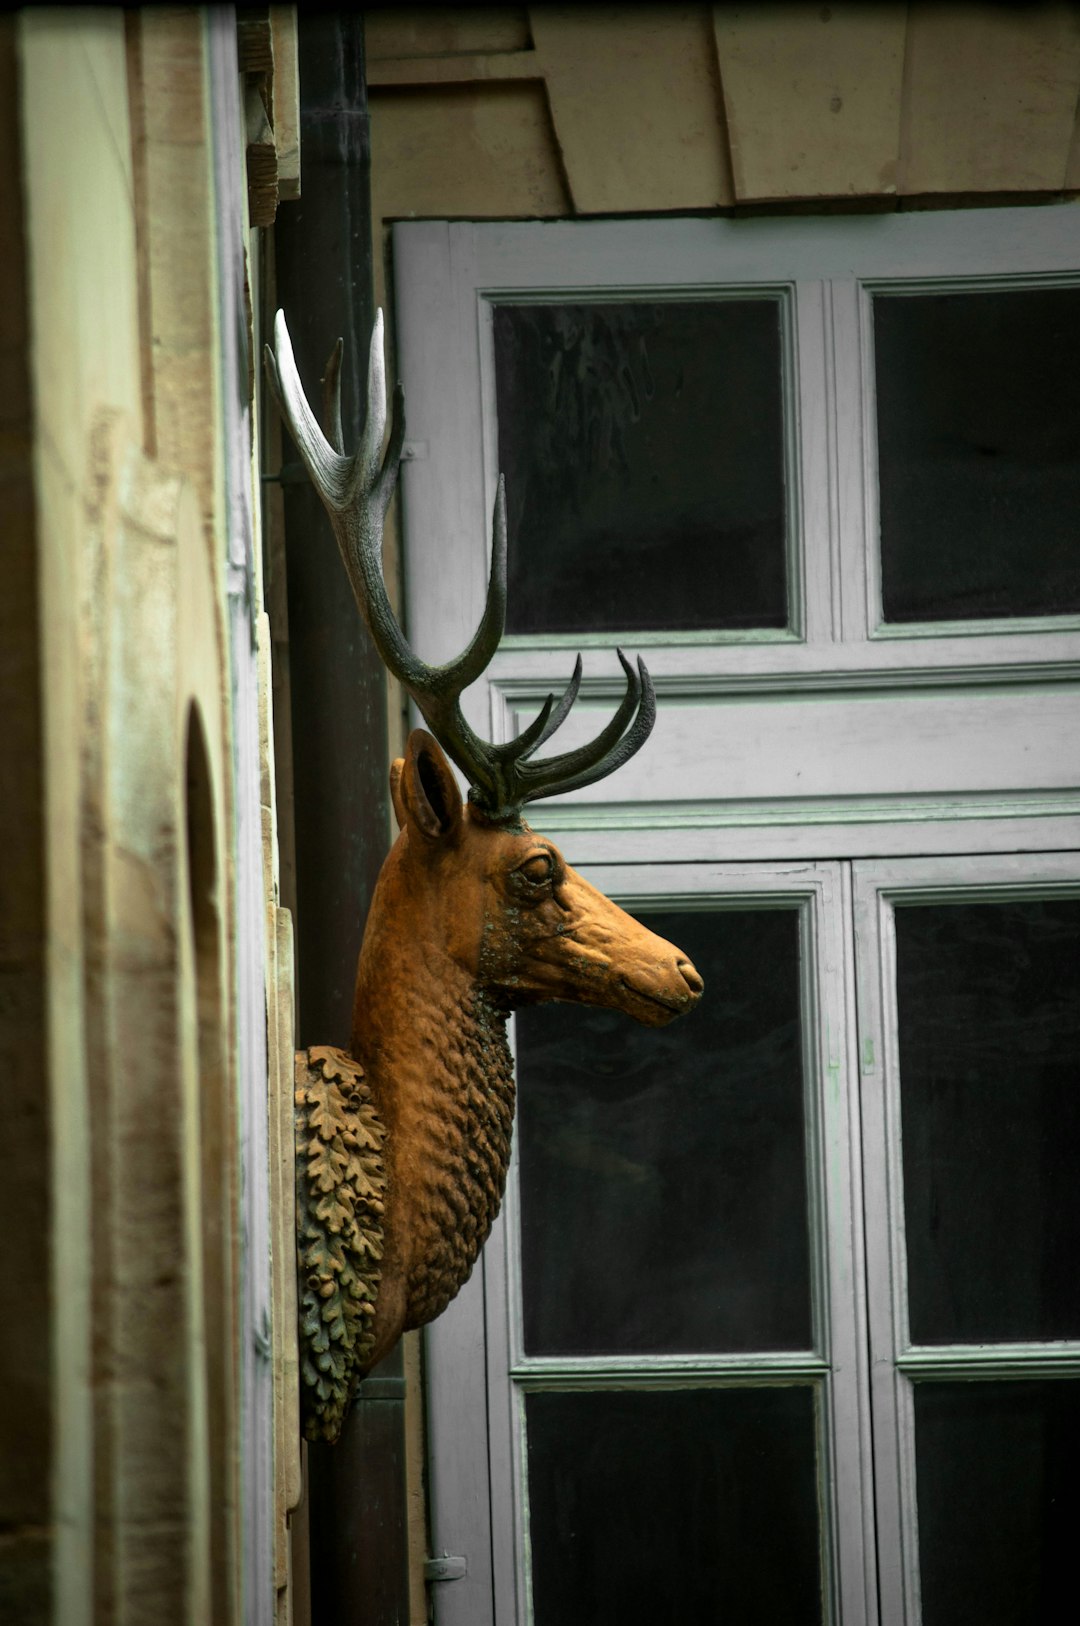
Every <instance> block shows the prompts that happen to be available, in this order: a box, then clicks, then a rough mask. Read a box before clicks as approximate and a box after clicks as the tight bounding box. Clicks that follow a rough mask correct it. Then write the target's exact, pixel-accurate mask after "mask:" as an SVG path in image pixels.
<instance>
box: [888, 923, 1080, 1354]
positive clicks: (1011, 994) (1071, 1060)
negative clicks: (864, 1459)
mask: <svg viewBox="0 0 1080 1626" xmlns="http://www.w3.org/2000/svg"><path fill="white" fill-rule="evenodd" d="M896 946H897V974H896V983H897V1002H898V1009H899V1035H900V1092H901V1115H902V1126H903V1127H902V1133H903V1159H904V1208H905V1225H906V1236H907V1255H908V1293H909V1307H910V1318H911V1337H912V1340H913V1342H915V1343H917V1344H930V1343H934V1344H936V1343H977V1342H980V1341H982V1340H1005V1341H1014V1340H1015V1341H1026V1340H1032V1339H1046V1338H1080V1269H1078V1268H1077V1261H1078V1260H1080V900H1077V899H1053V900H1051V899H1043V900H1040V901H1036V902H1012V901H1009V902H992V903H989V902H988V903H974V904H962V905H956V904H951V905H947V906H940V907H939V906H921V905H920V906H917V907H912V906H904V907H900V908H898V909H897V910H896Z"/></svg>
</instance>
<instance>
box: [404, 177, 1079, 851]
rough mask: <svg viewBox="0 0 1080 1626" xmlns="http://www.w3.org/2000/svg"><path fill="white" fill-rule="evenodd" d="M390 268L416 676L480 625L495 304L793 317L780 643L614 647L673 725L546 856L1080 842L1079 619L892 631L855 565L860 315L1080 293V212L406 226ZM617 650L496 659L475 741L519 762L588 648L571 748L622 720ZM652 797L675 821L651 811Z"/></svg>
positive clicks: (740, 639)
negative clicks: (675, 840) (521, 744)
mask: <svg viewBox="0 0 1080 1626" xmlns="http://www.w3.org/2000/svg"><path fill="white" fill-rule="evenodd" d="M394 257H395V259H394V263H395V279H396V301H397V316H398V326H399V345H398V351H399V354H398V362H399V370H400V372H401V375H402V378H403V380H404V383H405V386H406V397H407V401H408V414H409V439H408V441H407V443H406V463H405V467H404V470H403V476H402V480H403V503H404V515H405V526H406V536H407V556H408V569H407V571H406V611H407V623H408V627H409V632H410V637H411V639H412V642H413V644H414V647H416V648H417V649H418V650H419V651H420V652H421V653H422V654H423V655H424V657H425V658H427V659H431V660H442V659H447V658H449V657H450V656H452V655H453V654H454V653H456V652H457V651H458V650H460V649H461V648H463V647H464V644H465V642H467V640H468V638H469V637H470V636H471V634H472V631H473V629H474V628H475V626H476V625H477V624H478V622H479V619H480V616H481V613H482V608H483V602H484V595H485V590H486V583H487V561H488V553H489V548H490V541H489V538H490V524H491V513H492V509H493V505H494V497H495V487H496V482H497V474H498V470H497V466H496V465H497V415H496V410H495V385H494V356H493V339H492V310H493V305H494V304H496V303H499V302H507V301H537V302H543V301H549V302H555V301H561V300H567V299H572V300H575V301H578V300H609V299H617V298H620V297H625V298H643V297H650V298H652V297H663V298H671V299H691V298H702V297H708V298H720V297H723V298H735V297H738V296H740V295H747V294H753V295H760V294H763V293H769V292H772V293H776V294H778V295H779V296H780V297H781V299H782V303H783V308H784V311H785V318H784V322H783V332H784V335H785V337H784V344H783V355H784V362H783V367H784V378H785V381H786V388H787V389H788V390H789V391H790V398H791V405H792V407H793V410H792V411H791V413H790V415H789V418H788V431H789V432H788V440H789V445H788V454H787V467H788V477H789V482H790V490H789V510H790V524H791V532H790V539H789V541H790V549H791V564H792V575H791V580H790V584H789V585H790V592H791V595H792V603H793V617H792V627H791V629H789V630H786V631H775V630H773V631H768V630H766V631H760V632H757V631H737V632H713V633H680V634H676V633H643V634H638V633H635V634H630V635H627V636H626V638H625V639H623V640H622V641H624V642H626V643H627V645H628V646H629V647H630V648H633V649H640V650H642V651H643V652H644V653H645V655H646V658H647V660H648V664H649V668H650V671H651V673H652V675H653V679H654V682H655V685H656V689H657V694H658V698H659V701H660V707H661V713H660V715H661V724H660V727H659V728H658V730H657V734H656V736H655V737H654V741H653V742H651V744H650V758H649V765H648V767H646V766H645V765H644V763H640V764H638V765H637V766H636V767H635V766H634V765H633V764H631V765H630V766H629V767H628V768H627V769H625V770H623V773H622V774H621V775H620V777H619V778H618V779H617V780H615V781H609V782H605V783H603V784H602V785H600V786H595V787H591V788H590V789H587V790H584V791H581V792H577V793H575V796H574V797H573V798H570V799H568V800H566V801H563V800H562V799H561V798H560V799H557V800H556V801H555V802H554V803H553V804H551V805H550V807H549V808H548V809H547V810H546V813H547V823H548V827H549V828H550V830H551V832H552V834H557V833H559V832H560V831H562V830H564V829H566V830H568V829H574V830H579V829H580V830H583V831H585V830H594V831H596V832H597V833H598V834H599V835H600V837H601V839H599V840H598V841H596V842H595V843H592V844H591V845H590V846H589V847H588V849H587V850H588V855H589V857H595V858H598V859H604V858H607V857H611V856H621V857H625V858H630V857H643V856H646V855H647V847H648V840H649V838H650V837H651V839H652V840H653V842H654V843H655V841H656V838H657V837H660V838H661V839H666V838H665V832H668V831H673V830H679V831H680V832H681V836H680V840H681V841H682V842H686V841H692V842H693V843H694V845H693V848H692V851H691V852H688V854H687V856H693V857H695V858H701V859H706V858H717V859H721V858H722V859H732V860H753V859H756V858H759V857H771V856H775V857H781V856H786V855H790V854H792V853H802V854H804V855H806V856H809V857H824V856H831V855H836V856H857V855H863V856H871V855H875V854H886V853H897V854H900V853H904V852H911V851H920V850H926V844H927V832H926V831H925V830H924V829H923V828H922V826H923V825H925V824H932V825H933V826H934V838H933V839H934V844H935V847H936V850H939V851H970V850H991V851H994V850H996V851H1009V850H1024V849H1026V848H1028V847H1054V846H1057V847H1061V846H1067V845H1072V844H1073V843H1074V842H1075V841H1076V839H1077V831H1078V830H1080V823H1078V820H1080V796H1078V795H1077V789H1076V787H1077V785H1078V784H1080V730H1076V729H1075V727H1072V726H1071V720H1072V719H1074V718H1075V715H1076V710H1075V708H1076V703H1077V698H1078V696H1080V616H1061V617H1050V618H1039V617H1024V618H1017V619H1015V620H1009V621H978V622H965V623H957V622H953V623H941V624H936V623H935V624H931V625H917V626H902V627H899V626H890V627H884V626H883V625H882V624H881V617H880V603H879V600H880V587H879V583H878V571H877V564H876V560H877V546H876V541H875V545H874V546H870V539H871V538H872V537H874V536H876V525H877V499H876V443H875V434H876V430H875V408H874V398H873V382H874V379H873V355H872V325H871V322H870V303H869V302H870V299H871V298H872V295H873V293H874V292H877V291H880V290H884V289H886V288H887V289H889V290H890V291H893V292H916V291H927V290H929V289H935V290H937V289H942V288H946V287H953V288H956V287H965V288H967V287H975V286H984V285H985V286H988V287H994V288H1001V287H1006V286H1044V285H1047V284H1049V285H1052V286H1058V285H1063V284H1077V283H1080V231H1078V230H1077V227H1076V218H1075V216H1074V215H1073V214H1072V213H1071V210H1070V206H1068V205H1062V206H1060V207H1046V208H1039V209H1032V208H1026V209H1004V210H981V211H980V210H964V211H957V212H942V213H918V214H900V215H889V216H863V217H847V218H843V219H836V218H834V219H831V220H821V219H817V218H813V217H805V218H789V219H786V220H783V221H778V220H775V219H749V220H729V219H724V220H666V221H652V222H642V221H616V222H602V223H601V222H595V223H594V222H553V223H544V224H513V225H473V224H468V223H461V224H447V223H433V222H423V223H420V222H413V223H406V224H402V225H399V226H397V227H395V229H394ZM784 272H787V273H789V274H788V275H787V276H786V278H785V276H783V275H778V273H784ZM719 387H722V381H720V384H719ZM433 580H437V582H438V589H437V591H434V590H433V589H432V585H431V583H432V581H433ZM619 641H620V640H619V637H618V635H615V634H597V635H594V636H591V637H581V638H579V637H576V636H573V635H559V634H551V635H547V634H545V635H529V636H516V637H514V636H512V637H507V638H506V639H505V640H504V643H503V647H502V648H501V650H500V652H499V653H498V654H497V655H496V657H495V659H494V661H493V662H492V665H491V667H490V669H489V672H488V674H487V679H486V681H485V683H484V684H483V685H478V686H477V687H476V688H475V689H474V691H473V692H472V693H471V694H469V695H467V696H466V699H465V707H466V712H467V714H468V715H469V718H470V721H471V722H473V724H474V725H475V726H476V727H478V728H479V729H481V730H487V729H490V730H491V731H492V734H491V737H493V738H495V739H504V738H507V737H509V735H510V733H511V732H512V731H513V730H514V729H515V728H516V727H517V726H520V722H521V721H522V720H523V719H524V718H526V717H528V716H529V715H531V714H532V713H533V712H535V710H536V709H537V707H538V706H539V705H540V704H541V703H542V701H543V698H544V697H545V695H546V694H547V693H548V692H550V691H551V690H552V689H556V690H557V689H559V688H560V687H561V686H562V685H563V684H564V683H565V681H566V678H567V676H568V673H569V667H570V660H571V654H570V652H571V649H572V648H577V647H580V648H581V649H582V650H583V651H584V652H585V654H586V670H585V678H584V682H583V685H582V691H581V701H580V702H579V708H578V712H577V716H576V717H572V718H571V719H570V722H569V723H568V724H567V725H566V734H565V740H566V745H568V746H572V745H573V744H575V743H577V741H576V739H575V735H574V731H575V728H577V729H579V730H583V729H584V727H585V726H586V723H587V722H588V721H589V720H590V719H589V712H590V708H591V709H592V710H593V713H594V715H595V711H596V710H597V709H598V708H604V707H609V706H610V704H611V702H612V700H613V699H614V697H615V696H616V695H617V694H618V692H619V690H620V687H621V676H620V671H619V667H618V665H617V662H616V658H615V653H614V650H615V646H616V644H617V643H618V642H619ZM912 702H914V704H912ZM1006 711H1007V712H1008V713H1009V718H1008V721H1007V722H1006V724H1005V725H1004V726H999V718H1000V717H1001V716H1002V715H1003V714H1004V712H1006ZM920 717H921V718H922V719H923V721H922V722H920V721H919V719H920ZM766 718H767V720H768V725H769V726H770V727H771V728H775V727H777V725H778V724H779V723H780V722H781V721H783V723H784V725H785V727H786V730H787V734H786V737H785V739H784V742H783V743H782V744H781V745H780V746H779V747H778V751H777V752H776V753H775V756H774V760H779V759H780V758H781V757H784V758H786V757H787V755H788V754H789V753H795V754H798V752H799V751H800V750H801V751H802V752H803V753H804V755H803V758H802V759H801V760H800V761H798V762H793V764H792V770H791V775H790V779H789V781H788V782H787V783H785V784H778V783H777V781H776V776H775V775H773V776H772V777H771V778H770V776H769V775H768V774H763V773H762V772H761V768H762V765H763V763H764V761H765V759H764V758H762V757H761V754H760V753H759V752H758V750H757V741H758V738H759V735H760V733H761V728H762V723H763V720H764V719H766ZM808 719H809V720H810V725H811V726H810V727H809V728H808V727H807V726H806V724H807V720H808ZM909 722H910V723H911V724H912V726H911V727H910V728H908V726H907V725H908V723H909ZM701 729H704V731H705V737H704V738H703V739H702V740H701V748H700V750H699V752H698V760H699V761H700V760H702V759H707V760H725V762H727V763H728V765H729V770H730V772H729V779H728V782H727V783H726V784H725V783H721V782H720V781H717V782H716V784H715V786H714V788H713V789H712V790H711V791H710V790H707V789H704V788H703V787H702V785H701V783H700V775H699V776H698V781H697V782H696V783H692V782H691V779H692V776H688V775H687V772H686V763H687V758H686V754H685V744H684V742H685V739H686V738H687V737H688V736H690V735H693V736H695V737H696V736H697V735H698V734H699V732H700V730H701ZM562 737H563V736H561V738H562ZM811 737H813V739H814V740H815V745H814V749H813V750H811V749H810V739H811ZM883 741H887V742H889V743H888V746H887V747H885V746H883V745H882V743H881V742H883ZM817 742H820V743H819V744H818V743H817ZM669 747H670V748H669ZM1006 758H1007V759H1008V760H1006ZM691 761H692V759H691ZM856 761H857V762H858V763H859V771H858V772H857V773H856V772H853V771H851V765H852V764H854V763H855V762H856ZM990 761H993V763H994V775H988V773H987V771H986V768H987V764H988V763H989V762H990ZM845 764H846V765H847V767H848V770H849V771H848V772H846V773H845V772H844V771H843V770H844V767H845ZM834 766H835V768H836V770H837V771H836V772H833V768H834ZM635 774H637V775H638V776H639V779H638V781H637V782H635V780H634V775H635ZM994 776H996V777H994ZM646 777H647V778H648V779H649V780H650V781H651V782H652V783H653V784H654V785H659V786H661V787H662V788H663V789H664V791H665V795H664V796H663V798H662V799H661V798H660V797H658V796H656V795H649V794H648V793H647V792H646V789H645V784H644V781H645V778H646ZM800 785H806V786H809V787H810V788H809V789H808V790H807V791H806V792H805V793H800V789H799V787H800ZM615 797H618V800H617V801H616V800H613V798H615ZM970 821H975V825H976V828H972V825H971V822H970ZM689 831H693V832H694V834H693V836H690V835H689V834H688V833H687V832H689Z"/></svg>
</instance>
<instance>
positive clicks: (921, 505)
mask: <svg viewBox="0 0 1080 1626" xmlns="http://www.w3.org/2000/svg"><path fill="white" fill-rule="evenodd" d="M874 353H875V365H876V375H877V415H878V467H879V479H880V491H881V575H882V599H883V608H884V616H885V620H886V621H895V622H904V621H939V620H977V619H979V618H980V617H986V616H1009V615H1060V614H1063V613H1064V612H1065V611H1070V610H1080V288H1039V289H1021V290H1015V291H1013V292H1010V293H957V294H920V295H919V296H917V297H907V298H898V297H896V296H891V297H890V296H888V295H878V296H877V297H876V298H875V300H874Z"/></svg>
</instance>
